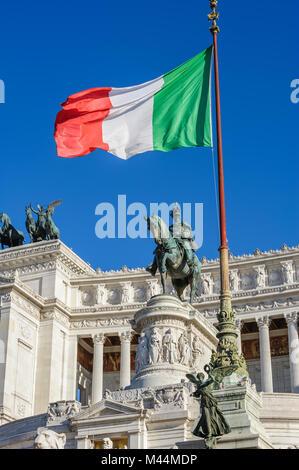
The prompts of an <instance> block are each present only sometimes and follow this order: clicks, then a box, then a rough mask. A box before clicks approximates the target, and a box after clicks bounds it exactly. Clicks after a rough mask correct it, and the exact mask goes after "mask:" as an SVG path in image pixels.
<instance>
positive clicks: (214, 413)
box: [186, 365, 231, 449]
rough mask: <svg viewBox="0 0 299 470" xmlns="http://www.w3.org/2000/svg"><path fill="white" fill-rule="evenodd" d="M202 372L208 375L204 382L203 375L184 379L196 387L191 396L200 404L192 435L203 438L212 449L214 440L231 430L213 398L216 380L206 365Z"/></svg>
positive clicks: (190, 375) (188, 376) (189, 376)
mask: <svg viewBox="0 0 299 470" xmlns="http://www.w3.org/2000/svg"><path fill="white" fill-rule="evenodd" d="M204 370H205V371H206V372H207V373H208V379H206V380H205V375H204V374H203V373H199V374H197V376H196V377H195V376H194V375H192V374H187V375H186V377H187V378H188V379H189V380H190V381H191V382H193V383H194V384H195V385H196V390H195V392H194V393H192V395H191V396H193V397H195V398H196V399H197V400H198V401H199V402H200V408H201V416H200V419H199V421H198V423H197V426H196V427H195V429H194V430H193V431H192V433H193V434H194V436H197V437H203V438H204V440H205V445H206V447H207V448H208V449H212V448H213V447H214V446H215V444H216V438H217V437H220V436H223V435H224V434H229V433H230V432H231V429H230V426H229V424H228V422H227V421H226V419H225V417H224V415H223V414H222V412H221V411H220V409H219V408H218V404H217V400H216V398H215V397H214V396H213V387H214V384H215V383H217V380H216V378H215V377H214V376H213V373H212V372H211V369H210V367H209V366H208V365H206V366H205V368H204Z"/></svg>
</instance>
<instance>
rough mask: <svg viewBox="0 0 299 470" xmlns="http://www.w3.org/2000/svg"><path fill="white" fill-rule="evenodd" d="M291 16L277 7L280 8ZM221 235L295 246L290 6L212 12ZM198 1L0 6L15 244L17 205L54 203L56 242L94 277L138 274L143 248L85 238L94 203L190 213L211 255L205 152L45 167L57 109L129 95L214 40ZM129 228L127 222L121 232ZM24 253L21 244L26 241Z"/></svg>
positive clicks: (242, 245)
mask: <svg viewBox="0 0 299 470" xmlns="http://www.w3.org/2000/svg"><path fill="white" fill-rule="evenodd" d="M288 4H289V5H288ZM219 10H220V12H221V19H220V27H221V35H220V36H219V55H220V57H219V59H220V82H221V105H222V126H223V141H224V142H223V145H224V147H223V150H224V170H225V189H226V210H227V231H228V241H229V246H230V249H231V251H232V252H233V253H234V254H242V253H249V252H253V251H254V250H255V248H260V249H261V250H268V249H277V248H280V247H281V245H282V244H283V243H287V244H288V245H297V244H298V242H299V240H298V232H299V230H298V228H299V226H298V219H299V217H298V202H299V201H298V170H299V168H298V155H299V141H298V116H299V103H298V104H297V105H295V104H293V103H291V100H290V94H291V89H290V83H291V81H292V80H293V79H295V78H299V67H298V62H299V60H298V55H299V54H298V52H299V51H298V43H299V42H298V32H297V30H298V13H299V6H298V2H295V1H291V0H287V1H286V2H284V3H282V2H281V0H274V1H272V2H271V3H269V2H258V1H255V2H246V3H244V5H242V4H241V5H240V2H239V1H237V0H230V1H229V2H224V1H223V0H222V1H220V2H219ZM208 13H209V2H208V0H206V1H203V0H202V1H198V0H197V1H193V0H189V1H188V2H187V3H186V4H184V6H183V7H182V3H181V2H174V1H170V0H166V1H164V2H161V1H157V0H152V1H151V2H146V3H145V2H140V1H127V2H123V1H120V0H115V1H114V2H113V3H112V2H102V1H95V0H85V2H79V1H77V0H72V1H69V0H65V1H63V2H61V1H59V2H58V1H57V0H52V1H51V2H36V1H35V2H30V3H28V2H27V3H26V2H25V3H24V2H21V1H19V0H17V1H15V2H13V4H12V3H10V4H9V3H8V2H6V4H4V5H2V9H1V17H2V22H1V23H2V24H1V29H0V38H1V45H2V47H1V68H0V79H2V80H4V82H5V87H6V102H5V104H0V135H1V139H0V152H1V160H2V175H1V176H2V177H1V195H2V197H1V207H0V209H1V210H2V211H4V212H6V213H8V214H9V215H10V216H11V219H12V222H13V224H14V225H15V226H16V227H17V228H19V229H21V230H23V231H24V232H25V226H24V222H25V212H24V207H25V205H26V204H28V203H30V202H31V201H32V203H34V204H35V203H37V202H39V203H43V204H46V203H48V202H50V201H53V200H55V199H62V200H63V205H61V206H60V207H58V208H57V209H56V212H55V218H54V220H55V222H56V223H57V225H58V226H59V227H60V230H61V238H62V240H63V241H64V242H65V243H66V244H67V245H69V246H70V247H72V248H73V250H74V251H76V252H77V253H78V254H79V255H80V256H81V257H82V258H83V259H85V260H86V261H88V262H90V263H91V265H92V266H93V267H95V268H96V267H101V268H102V269H119V268H120V267H121V266H123V265H127V266H129V267H136V266H145V265H147V263H148V262H149V261H150V260H151V258H152V251H153V249H154V245H153V241H152V240H151V239H147V240H131V239H114V240H113V239H112V240H111V239H104V240H99V239H98V238H97V237H96V236H95V230H94V228H95V224H96V222H97V220H98V217H97V216H96V215H95V207H96V205H97V204H99V203H100V202H111V203H113V204H114V203H116V201H117V195H118V194H126V195H127V201H128V204H129V203H132V202H135V201H139V202H143V203H144V204H146V205H148V204H149V203H150V202H161V201H164V202H167V203H171V202H174V201H178V202H193V203H194V202H201V203H203V204H204V234H203V237H204V243H203V246H202V247H201V249H200V250H199V252H198V255H199V257H201V256H206V257H208V258H215V257H217V256H218V251H217V249H218V246H219V234H218V225H217V213H216V203H215V189H214V180H213V167H212V157H211V150H210V149H198V148H190V149H180V150H177V151H174V152H170V153H162V152H148V153H146V154H142V155H138V156H136V157H133V158H132V159H130V160H128V161H122V160H120V159H118V158H116V157H114V156H112V155H110V154H108V153H106V152H104V151H102V150H96V151H95V152H93V153H92V154H90V155H88V156H85V157H80V158H76V159H61V158H58V157H57V156H56V146H55V142H54V139H53V126H54V121H55V116H56V113H57V112H58V111H59V110H60V106H59V103H61V102H63V101H64V100H65V99H66V98H67V96H69V95H70V94H72V93H75V92H78V91H81V90H84V89H87V88H90V87H97V86H117V87H121V86H129V85H135V84H138V83H142V82H145V81H148V80H151V79H153V78H155V77H157V76H159V75H162V74H163V73H166V72H168V71H169V70H171V69H173V68H175V67H176V66H178V65H180V64H181V63H183V62H184V61H186V60H187V59H189V58H191V57H192V56H194V55H195V54H197V53H198V52H200V51H201V50H203V49H205V48H206V47H208V46H209V45H210V44H211V42H212V37H211V35H210V32H209V29H208V23H207V17H206V15H207V14H208ZM129 219H130V217H128V220H129ZM27 241H28V237H27Z"/></svg>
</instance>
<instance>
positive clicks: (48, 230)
mask: <svg viewBox="0 0 299 470" xmlns="http://www.w3.org/2000/svg"><path fill="white" fill-rule="evenodd" d="M61 203H62V201H54V202H51V203H50V204H49V205H48V207H47V209H46V208H45V207H44V206H40V205H39V204H37V210H35V209H33V207H32V204H30V206H26V208H25V212H26V215H27V218H26V222H25V225H26V230H27V232H28V234H29V237H30V240H31V243H34V242H39V241H42V240H57V239H59V238H60V232H59V229H58V227H56V225H55V224H54V222H53V219H52V216H53V214H54V209H55V207H57V206H59V205H60V204H61ZM32 212H34V214H36V215H37V222H36V221H35V220H34V218H33V216H32Z"/></svg>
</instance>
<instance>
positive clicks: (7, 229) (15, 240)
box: [0, 212, 25, 249]
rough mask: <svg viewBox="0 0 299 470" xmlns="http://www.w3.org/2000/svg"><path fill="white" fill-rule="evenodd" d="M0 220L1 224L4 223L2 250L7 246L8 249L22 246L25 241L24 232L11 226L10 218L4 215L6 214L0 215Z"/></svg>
mask: <svg viewBox="0 0 299 470" xmlns="http://www.w3.org/2000/svg"><path fill="white" fill-rule="evenodd" d="M0 218H1V219H0V220H1V222H2V223H3V225H2V227H1V228H0V240H1V247H2V249H3V248H4V246H5V245H6V246H8V248H11V247H12V246H20V245H22V244H23V241H24V240H25V237H24V234H23V232H21V231H20V230H17V229H15V228H14V226H13V225H12V224H11V220H10V218H9V217H8V215H7V214H4V212H1V213H0Z"/></svg>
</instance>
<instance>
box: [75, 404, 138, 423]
mask: <svg viewBox="0 0 299 470" xmlns="http://www.w3.org/2000/svg"><path fill="white" fill-rule="evenodd" d="M142 410H143V408H141V407H138V406H135V405H132V404H130V405H127V404H124V403H119V402H116V401H113V400H110V399H103V400H101V401H100V402H98V403H95V404H94V405H91V406H90V407H89V408H87V409H85V410H83V411H81V412H80V413H78V414H76V415H75V416H74V417H73V418H72V419H71V421H72V423H74V422H77V421H81V420H82V421H83V420H86V419H95V418H109V417H111V418H116V417H117V416H119V417H121V416H122V417H124V416H125V415H127V416H130V415H136V413H138V414H141V413H142Z"/></svg>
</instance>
